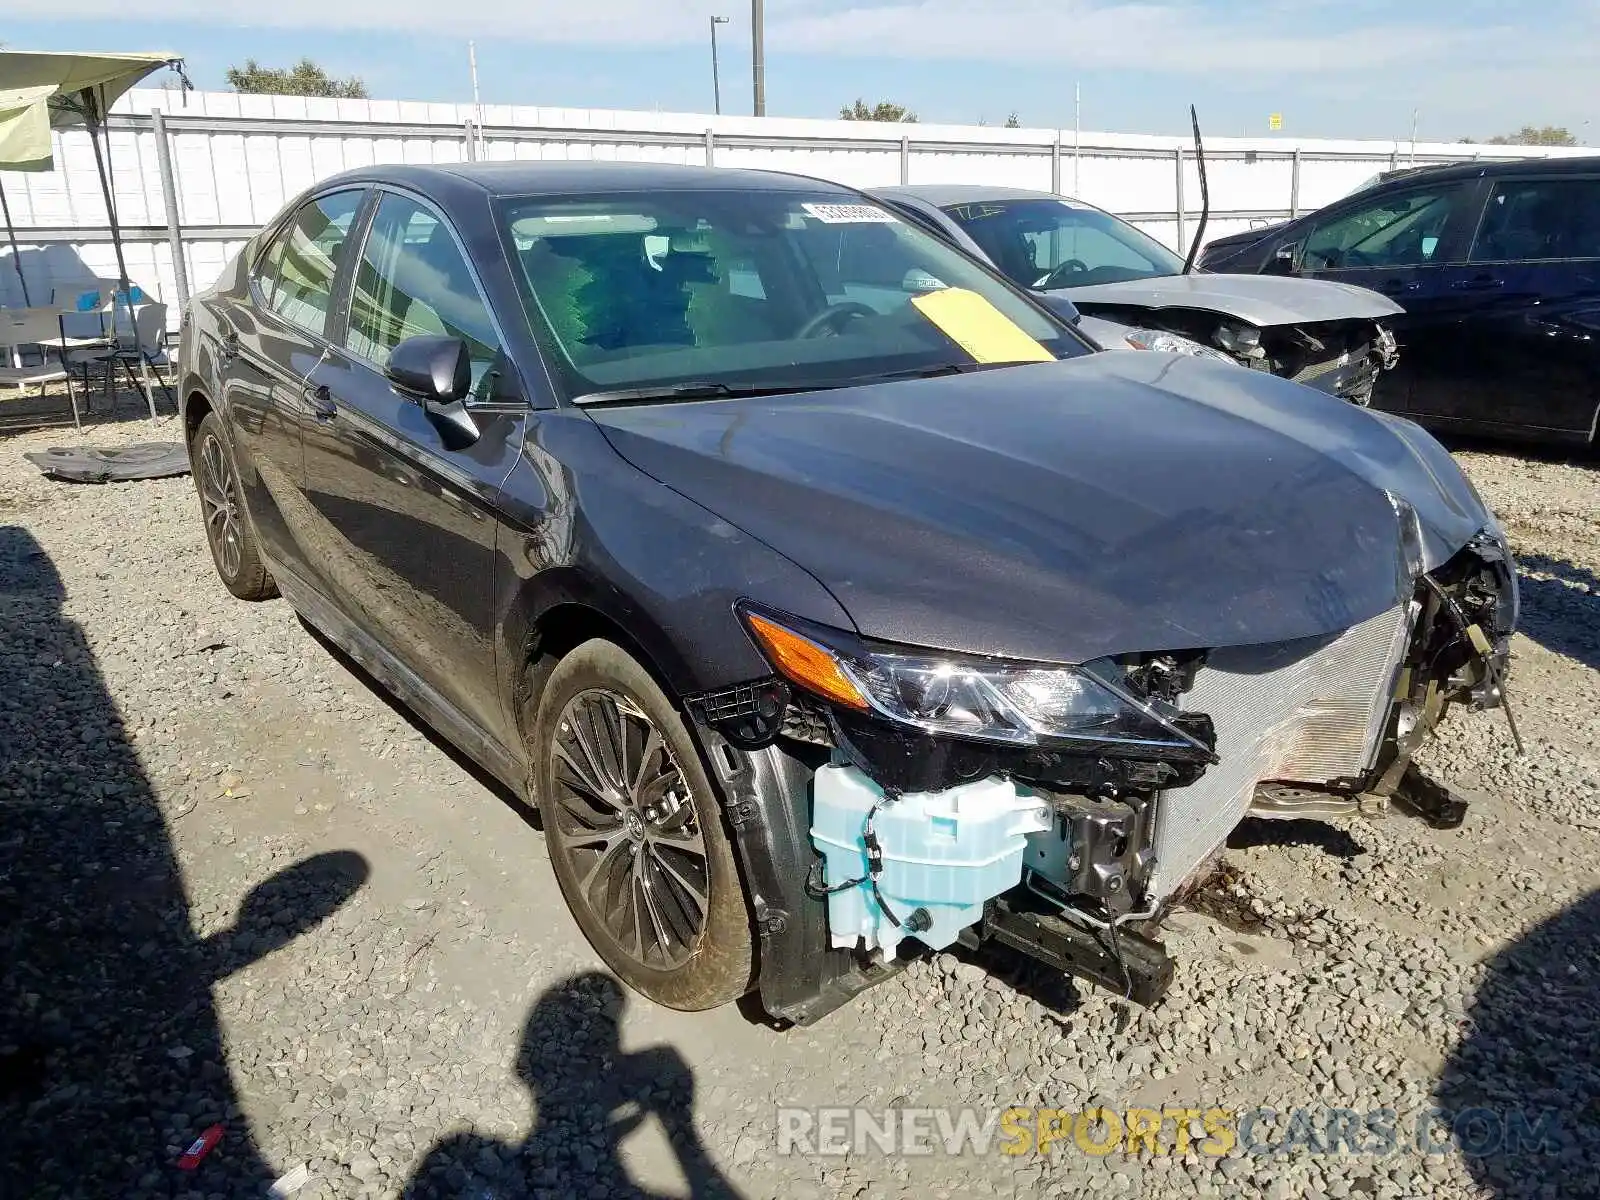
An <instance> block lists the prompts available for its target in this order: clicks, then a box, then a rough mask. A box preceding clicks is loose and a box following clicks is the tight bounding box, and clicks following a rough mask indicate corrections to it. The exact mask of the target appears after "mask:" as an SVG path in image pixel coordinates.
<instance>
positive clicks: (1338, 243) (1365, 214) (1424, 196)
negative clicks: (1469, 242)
mask: <svg viewBox="0 0 1600 1200" xmlns="http://www.w3.org/2000/svg"><path fill="white" fill-rule="evenodd" d="M1460 198H1461V189H1460V188H1459V187H1452V188H1446V189H1443V190H1435V189H1429V190H1425V191H1418V192H1411V193H1409V194H1407V195H1403V196H1390V197H1387V198H1385V199H1383V200H1379V201H1375V202H1374V203H1372V204H1368V205H1364V206H1362V207H1360V208H1356V209H1352V210H1351V211H1349V212H1346V213H1343V214H1341V215H1339V216H1335V217H1330V218H1329V219H1328V220H1326V221H1324V222H1322V223H1320V224H1319V225H1317V227H1316V228H1315V229H1313V230H1312V231H1311V233H1310V235H1309V236H1307V238H1306V243H1305V249H1304V250H1302V251H1301V254H1300V265H1301V266H1302V267H1305V268H1307V269H1309V270H1313V271H1329V270H1347V269H1357V268H1361V267H1420V266H1426V265H1427V264H1429V263H1433V262H1437V261H1438V260H1439V253H1440V250H1441V248H1442V246H1443V242H1444V234H1445V227H1446V226H1447V225H1448V224H1449V222H1450V218H1451V216H1452V215H1453V214H1454V212H1455V209H1456V205H1457V204H1458V203H1459V202H1460Z"/></svg>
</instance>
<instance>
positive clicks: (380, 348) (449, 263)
mask: <svg viewBox="0 0 1600 1200" xmlns="http://www.w3.org/2000/svg"><path fill="white" fill-rule="evenodd" d="M376 195H377V202H376V206H375V208H374V210H373V214H372V220H371V224H370V227H369V229H368V233H367V236H366V239H365V242H364V244H363V246H362V248H361V254H360V256H359V258H357V259H356V260H355V261H354V263H353V264H352V266H353V270H354V278H353V283H352V287H351V292H350V302H349V306H348V320H347V321H346V322H345V324H344V327H343V328H341V329H340V330H338V331H337V332H336V333H334V334H332V335H331V336H333V337H334V338H335V340H337V341H338V342H339V343H340V346H339V348H338V349H336V350H335V351H334V352H333V353H332V355H331V356H330V360H329V364H328V370H327V374H326V377H325V379H326V390H324V391H323V392H321V393H320V394H319V395H318V396H317V397H316V403H317V406H318V414H317V417H316V419H315V420H314V421H313V423H312V425H311V426H310V428H308V431H307V435H306V484H307V496H308V498H309V501H310V504H311V506H312V508H313V510H314V512H315V514H316V516H317V517H318V519H319V524H320V527H321V528H322V529H323V530H324V532H325V534H326V541H325V543H324V544H323V546H322V550H323V554H324V568H323V569H324V570H325V572H326V574H327V576H328V578H329V581H330V585H331V587H332V588H333V590H334V596H335V599H336V600H337V601H338V603H339V604H340V605H341V606H342V607H345V608H346V609H347V610H348V611H350V612H352V613H358V614H361V615H362V616H363V617H364V618H365V619H364V621H363V625H364V628H365V630H366V632H367V633H369V634H371V635H372V636H374V637H376V638H377V639H378V640H379V642H380V643H381V644H382V645H383V646H384V648H385V649H387V650H388V651H390V653H392V654H394V655H395V656H396V657H398V658H399V659H400V660H401V662H403V663H404V664H405V665H406V666H407V667H408V668H410V669H411V671H412V672H414V673H415V674H416V675H417V676H419V677H420V678H421V680H422V681H423V682H424V683H426V684H427V685H428V686H430V687H431V688H432V689H433V690H434V691H435V692H437V693H438V694H439V695H440V696H441V697H443V698H444V699H445V700H446V701H448V702H449V704H450V705H451V706H452V707H453V708H454V709H455V710H456V711H457V712H458V713H460V714H462V715H464V716H466V717H467V718H469V719H470V720H471V722H472V723H473V724H475V725H476V726H477V727H478V729H479V730H480V731H483V732H486V733H488V734H490V735H491V736H494V737H497V738H498V737H499V736H500V735H501V734H502V733H503V732H504V730H503V725H504V721H503V716H504V714H503V711H502V708H501V705H500V699H499V692H498V689H497V687H496V683H495V655H494V607H493V572H494V547H495V536H496V529H497V518H496V517H495V515H494V511H495V510H494V502H495V500H496V499H497V497H498V495H499V490H500V484H501V482H502V481H503V480H504V479H505V477H506V476H507V475H508V474H509V473H510V470H511V468H512V466H513V465H514V464H515V462H516V458H517V455H518V453H519V450H520V446H521V439H522V430H523V427H524V424H525V422H526V419H527V406H526V404H525V403H524V401H523V399H522V397H523V395H524V393H523V392H522V390H521V386H520V383H519V381H518V380H517V378H516V376H515V371H514V369H513V368H512V366H511V365H510V363H509V361H508V359H507V357H506V355H505V354H504V352H503V347H504V345H505V340H504V338H503V337H502V336H501V334H500V331H499V327H498V326H497V324H496V322H495V320H494V317H493V316H492V314H491V313H490V310H489V306H488V303H487V302H486V300H485V299H484V294H483V290H482V288H481V286H480V285H479V283H478V280H477V276H476V274H475V272H474V270H473V268H472V266H471V265H470V261H469V259H468V256H467V255H466V253H465V251H464V250H463V248H462V243H461V240H460V239H459V238H458V237H457V236H456V234H455V231H454V230H453V229H452V228H451V226H450V224H449V222H448V221H447V220H446V219H445V217H444V215H443V214H442V213H441V212H440V211H439V210H438V209H437V208H436V207H434V206H433V205H432V204H431V203H430V202H429V201H427V200H424V199H422V198H421V197H418V196H414V195H411V194H409V193H403V192H399V191H391V190H388V189H385V190H382V191H379V192H377V193H376ZM421 334H432V335H445V336H451V337H458V338H461V339H463V340H464V341H465V342H466V343H467V346H468V348H469V350H470V352H471V355H472V365H473V400H472V401H471V402H470V403H469V406H468V407H469V410H470V411H471V413H472V415H473V417H474V419H475V421H476V422H477V425H478V428H479V430H480V436H479V438H478V440H477V441H475V442H473V443H472V444H471V445H468V446H465V447H460V448H452V447H451V446H450V445H447V444H446V440H445V437H444V435H443V434H442V433H441V431H440V429H439V428H437V427H435V425H434V424H433V423H432V421H431V420H430V418H429V416H428V414H427V413H426V412H425V411H424V410H423V408H422V407H421V405H419V404H418V403H416V402H415V401H414V400H411V399H409V398H407V397H405V396H402V395H401V394H400V393H399V392H397V391H395V389H394V388H393V387H391V386H390V384H389V382H388V380H387V379H386V378H385V377H384V374H383V368H384V365H385V363H386V362H387V361H388V357H389V352H390V351H391V350H393V349H394V347H395V346H397V345H399V343H400V342H401V341H403V340H405V339H406V338H408V337H413V336H417V335H421Z"/></svg>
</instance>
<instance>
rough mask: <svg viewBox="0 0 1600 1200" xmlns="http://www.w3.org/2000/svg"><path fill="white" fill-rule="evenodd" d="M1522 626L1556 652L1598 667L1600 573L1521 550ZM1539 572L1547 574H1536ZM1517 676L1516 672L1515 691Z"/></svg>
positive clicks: (1514, 679)
mask: <svg viewBox="0 0 1600 1200" xmlns="http://www.w3.org/2000/svg"><path fill="white" fill-rule="evenodd" d="M1517 567H1518V570H1519V577H1518V580H1517V584H1518V588H1519V590H1520V592H1521V595H1522V621H1521V625H1522V632H1523V633H1525V634H1526V635H1527V636H1528V637H1531V638H1532V639H1533V640H1534V641H1536V642H1538V643H1539V644H1540V645H1541V646H1544V647H1545V648H1546V649H1547V650H1553V651H1555V652H1556V653H1557V654H1562V655H1565V656H1566V657H1567V658H1571V659H1575V660H1576V661H1578V662H1580V663H1582V664H1583V665H1584V666H1586V667H1591V668H1594V669H1595V670H1600V574H1596V573H1595V572H1594V571H1591V570H1590V569H1589V568H1588V567H1582V566H1579V565H1578V564H1576V563H1572V562H1568V561H1567V560H1566V559H1564V558H1552V557H1550V556H1549V555H1547V554H1523V555H1518V556H1517ZM1530 572H1537V573H1538V574H1540V575H1548V576H1550V578H1549V579H1534V578H1532V577H1531V575H1530V574H1529V573H1530ZM1515 683H1516V676H1515V673H1513V675H1512V684H1513V694H1514V691H1515Z"/></svg>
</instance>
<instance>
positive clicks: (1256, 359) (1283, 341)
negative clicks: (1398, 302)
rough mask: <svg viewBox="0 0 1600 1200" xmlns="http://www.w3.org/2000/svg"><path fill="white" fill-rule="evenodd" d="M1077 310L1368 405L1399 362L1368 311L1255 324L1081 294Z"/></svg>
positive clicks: (1388, 333) (1383, 329)
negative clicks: (1097, 300) (1102, 301)
mask: <svg viewBox="0 0 1600 1200" xmlns="http://www.w3.org/2000/svg"><path fill="white" fill-rule="evenodd" d="M1078 307H1079V309H1080V310H1081V311H1083V312H1085V313H1088V314H1091V315H1093V316H1098V317H1102V318H1104V319H1106V320H1111V321H1118V322H1121V323H1123V324H1128V325H1136V326H1139V327H1141V328H1145V329H1152V330H1159V331H1160V332H1163V333H1170V334H1176V335H1177V336H1179V337H1184V338H1188V339H1189V340H1190V341H1193V342H1197V343H1199V344H1200V345H1202V346H1210V347H1213V348H1215V349H1217V350H1219V351H1221V352H1222V353H1224V354H1226V355H1227V356H1228V357H1229V358H1231V359H1233V360H1234V361H1235V362H1237V363H1239V364H1240V365H1241V366H1245V367H1249V368H1250V369H1252V370H1256V371H1266V372H1268V373H1270V374H1273V375H1277V376H1280V377H1281V378H1284V379H1290V380H1293V381H1294V382H1295V383H1301V384H1304V385H1306V386H1307V387H1311V388H1315V389H1316V390H1317V391H1319V392H1327V393H1328V394H1329V395H1331V396H1338V397H1339V398H1340V399H1343V400H1348V401H1350V402H1351V403H1352V404H1359V405H1362V406H1363V407H1365V406H1366V405H1367V404H1369V403H1370V402H1371V400H1372V394H1373V391H1374V389H1375V388H1376V387H1377V384H1378V377H1379V376H1380V375H1382V374H1383V372H1385V371H1392V370H1393V369H1394V368H1395V367H1396V366H1397V365H1398V364H1399V362H1400V352H1399V346H1398V344H1397V343H1396V341H1395V336H1394V334H1393V333H1392V332H1391V331H1390V330H1389V329H1388V327H1387V326H1385V325H1383V324H1382V323H1381V322H1379V321H1376V320H1372V319H1370V318H1366V317H1362V318H1346V319H1341V320H1321V321H1302V322H1298V323H1294V324H1272V325H1265V326H1260V325H1255V324H1252V323H1251V322H1249V321H1245V320H1241V319H1238V318H1231V317H1227V316H1222V315H1219V314H1218V313H1215V312H1206V311H1200V310H1194V309H1181V308H1170V309H1159V310H1153V311H1148V310H1141V309H1137V308H1122V309H1117V308H1114V307H1105V306H1102V305H1097V304H1094V303H1091V302H1087V301H1079V302H1078Z"/></svg>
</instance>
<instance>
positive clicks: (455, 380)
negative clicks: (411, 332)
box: [383, 334, 478, 450]
mask: <svg viewBox="0 0 1600 1200" xmlns="http://www.w3.org/2000/svg"><path fill="white" fill-rule="evenodd" d="M383 374H384V377H385V378H387V379H388V380H389V382H390V383H391V384H393V385H394V388H395V390H396V391H398V392H400V393H401V394H402V395H404V396H408V397H410V398H411V399H413V400H416V401H417V402H418V403H420V404H421V405H422V410H423V411H424V412H425V413H427V414H428V420H429V421H431V422H432V423H433V425H434V427H435V428H436V429H438V430H439V433H440V435H441V436H442V437H443V438H444V443H445V446H446V447H447V448H448V449H451V450H459V449H461V448H462V447H464V446H470V445H471V444H472V443H473V442H475V441H477V440H478V426H477V423H476V422H475V421H473V419H472V414H471V413H469V412H468V411H467V406H466V404H465V403H463V401H465V400H466V398H467V397H468V396H469V395H470V394H471V393H472V355H471V354H470V353H469V352H468V350H467V344H466V343H465V342H464V341H462V340H461V339H460V338H453V337H438V336H435V335H432V334H427V335H422V336H418V337H412V338H407V339H406V340H405V341H403V342H401V343H400V344H399V345H398V346H396V347H395V348H394V349H393V350H391V351H389V364H388V366H386V367H385V368H384V370H383Z"/></svg>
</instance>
